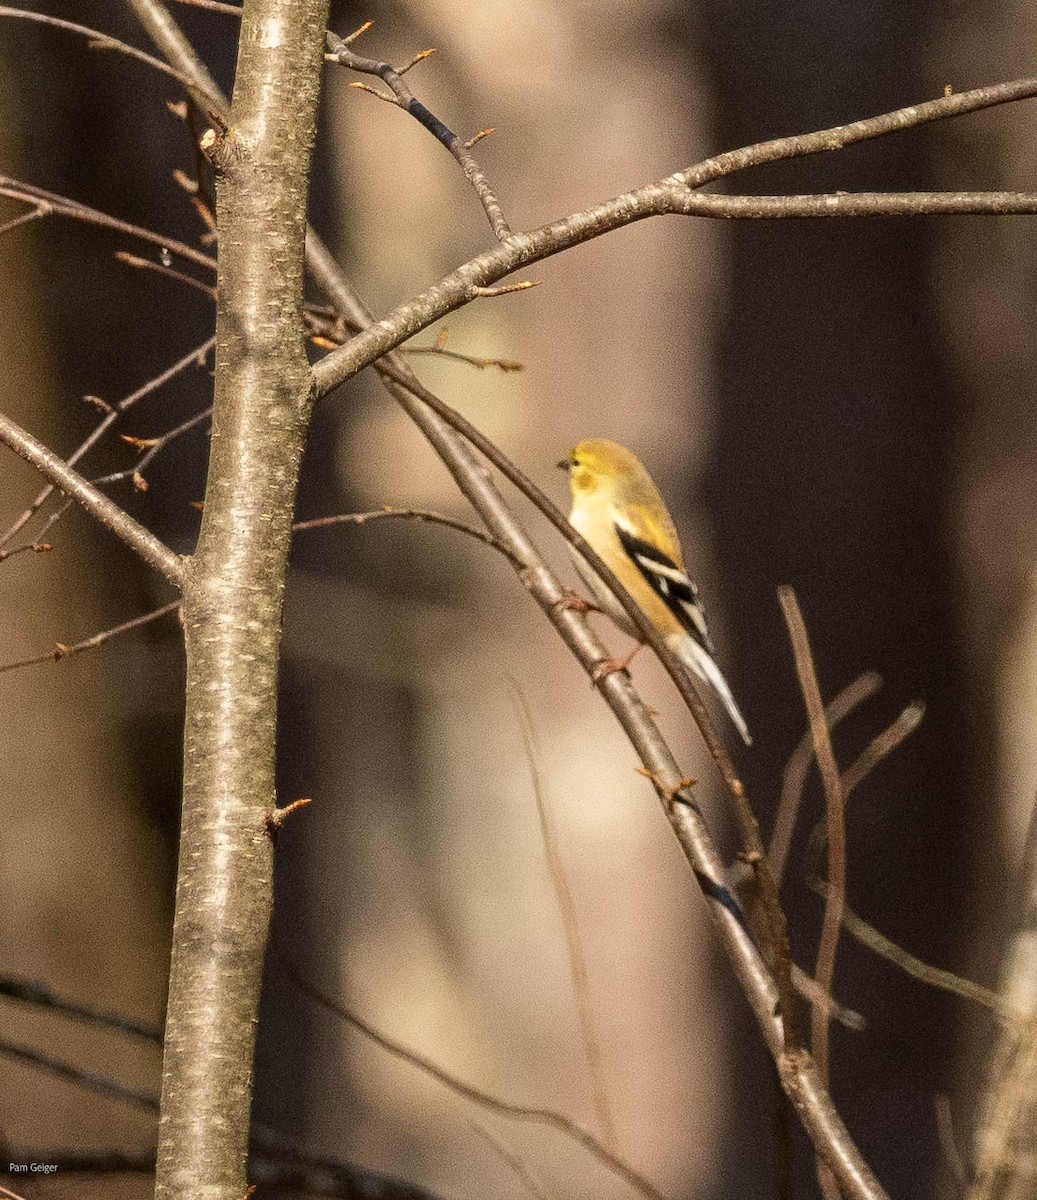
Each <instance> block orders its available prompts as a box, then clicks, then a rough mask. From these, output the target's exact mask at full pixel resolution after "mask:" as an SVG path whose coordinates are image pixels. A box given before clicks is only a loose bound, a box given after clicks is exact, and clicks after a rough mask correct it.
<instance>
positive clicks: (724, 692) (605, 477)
mask: <svg viewBox="0 0 1037 1200" xmlns="http://www.w3.org/2000/svg"><path fill="white" fill-rule="evenodd" d="M558 465H559V467H561V468H562V469H563V470H566V471H568V472H569V486H570V489H571V490H572V500H573V502H572V510H571V512H570V513H569V522H570V524H571V525H572V526H573V528H574V529H576V530H577V531H578V532H579V533H581V534H582V535H583V536H584V537H585V538H586V539H587V541H588V542H589V543H590V544H591V546H592V548H593V549H595V550H596V551H597V552H598V554H599V555H600V556H601V557H602V559H603V560H604V562H605V565H606V566H608V567H609V568H610V569H611V570H612V573H613V574H614V575H615V576H616V578H617V579H618V580H619V581H620V583H622V584H623V586H624V587H625V588H626V590H627V591H628V592H629V593H630V595H631V596H633V598H634V599H635V600H636V601H637V603H638V606H639V607H640V609H641V611H642V612H643V613H644V615H645V617H646V618H647V619H648V621H649V622H650V623H651V624H652V625H653V626H654V627H655V628H656V630H657V631H658V632H659V633H660V634H661V635H662V637H663V638H664V639H665V641H666V644H667V645H668V646H669V647H670V649H671V650H673V652H674V653H675V654H676V655H677V657H678V658H679V659H680V660H681V662H683V663H684V665H685V666H686V667H687V668H688V670H689V671H691V672H692V673H693V674H694V675H695V676H697V678H699V679H701V680H702V681H703V682H704V683H708V684H709V685H710V686H711V687H712V688H713V690H714V691H715V692H716V693H717V695H718V696H719V697H720V699H721V700H722V701H723V704H724V708H726V709H727V712H728V715H729V716H730V718H731V720H732V721H733V722H734V725H735V727H736V728H737V730H738V732H739V733H740V734H741V735H742V740H743V741H744V742H745V744H746V745H747V746H749V745H751V744H752V738H751V737H750V736H749V730H748V729H747V728H746V724H745V720H744V719H743V717H742V714H741V713H740V712H739V711H738V705H737V704H735V701H734V697H733V696H732V695H731V689H730V688H729V687H728V686H727V681H726V680H725V679H724V677H723V675H722V674H721V673H720V668H719V667H718V666H717V664H716V661H715V659H714V654H715V651H714V649H713V642H712V640H711V639H710V636H709V630H708V629H707V628H706V614H705V612H703V609H702V604H701V602H700V601H699V593H698V588H696V586H695V585H694V584H693V583H692V582H691V580H690V579H689V578H688V574H687V571H686V570H685V568H684V559H683V556H682V554H681V547H680V542H678V540H677V531H676V529H675V528H674V525H673V519H672V518H671V516H670V514H669V512H668V511H667V508H666V505H665V504H664V503H663V498H662V496H660V495H659V490H658V488H656V486H655V484H654V483H653V482H652V479H651V476H649V474H648V472H647V471H646V470H645V468H644V467H643V466H642V465H641V463H640V462H639V461H638V459H637V458H636V457H635V456H634V455H633V454H631V452H630V451H629V450H627V449H626V448H625V447H624V446H620V445H619V444H618V443H617V442H610V441H607V440H606V439H605V438H591V439H589V440H587V441H584V442H580V443H579V445H577V446H575V447H574V448H573V450H572V451H571V452H570V454H569V457H568V458H567V459H565V460H564V461H563V462H560V463H559V464H558ZM570 549H571V550H572V554H573V559H574V561H575V563H576V568H577V570H578V571H579V572H580V575H581V576H582V578H583V580H584V582H585V583H586V584H587V586H588V587H589V588H590V589H591V592H592V593H593V594H594V598H595V600H596V601H597V603H598V604H599V605H600V606H601V609H602V611H603V612H605V613H606V614H607V615H608V616H609V617H611V618H612V620H613V621H615V623H616V624H617V625H618V626H619V627H620V629H622V630H623V631H624V632H625V633H629V634H630V636H631V637H635V638H638V641H639V642H640V636H639V634H638V631H637V629H636V628H635V626H634V624H633V622H632V621H631V619H630V617H629V616H628V615H627V613H626V610H625V609H624V608H623V607H622V605H621V604H620V603H619V601H618V600H617V599H616V598H615V596H613V595H612V593H611V592H610V591H609V589H608V588H607V587H606V586H605V584H604V583H603V582H602V581H601V579H600V578H599V577H598V576H597V575H596V574H595V572H594V571H593V570H592V569H591V567H590V565H589V564H588V563H587V561H586V560H585V559H584V558H583V556H582V555H581V554H580V553H579V552H578V551H577V550H576V549H575V548H573V547H570ZM637 648H639V647H635V652H636V649H637ZM631 657H632V656H631ZM629 661H630V660H629V658H628V659H627V662H629Z"/></svg>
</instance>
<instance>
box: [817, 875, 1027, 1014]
mask: <svg viewBox="0 0 1037 1200" xmlns="http://www.w3.org/2000/svg"><path fill="white" fill-rule="evenodd" d="M807 884H808V886H809V887H810V888H811V889H812V890H813V891H815V892H816V893H817V894H818V895H819V896H821V897H822V898H826V897H827V895H828V891H829V889H828V888H827V886H826V885H825V881H824V880H823V879H819V878H818V877H817V876H816V875H812V876H810V878H809V879H808V880H807ZM842 922H843V928H844V929H845V930H846V932H847V933H848V934H850V936H851V937H854V938H856V939H857V941H858V942H860V943H861V945H862V946H866V947H867V948H868V949H869V950H870V951H871V952H872V953H873V954H877V955H878V956H879V957H880V958H884V959H885V960H886V961H887V962H891V963H892V964H893V965H894V966H895V967H899V968H900V970H901V971H903V972H904V974H905V975H910V976H911V977H912V979H917V980H919V981H920V982H921V983H925V984H928V985H929V987H933V988H937V989H939V990H940V991H941V992H949V993H950V994H951V995H954V996H959V997H960V998H961V999H962V1000H969V1001H971V1002H972V1003H973V1004H979V1005H981V1006H982V1007H983V1008H986V1009H988V1010H989V1011H990V1012H992V1013H994V1015H995V1016H996V1017H997V1018H998V1019H999V1020H1001V1021H1005V1022H1008V1023H1009V1024H1011V1023H1013V1022H1018V1020H1019V1018H1020V1016H1021V1014H1019V1013H1017V1012H1015V1011H1014V1010H1013V1009H1012V1007H1011V1005H1009V1004H1007V1003H1006V1002H1005V1001H1004V1000H1003V999H1002V998H1001V996H999V995H998V994H997V992H993V991H991V990H990V988H985V987H983V986H982V984H978V983H973V981H972V980H971V979H966V978H965V977H964V976H962V975H956V974H955V973H954V972H953V971H945V970H943V969H942V968H941V967H934V966H931V965H930V964H929V963H926V962H923V961H922V960H921V959H920V958H917V957H916V956H915V955H914V954H911V953H910V951H908V950H905V949H904V947H903V946H900V945H898V944H897V943H896V942H894V941H893V940H892V939H891V938H888V937H886V935H885V934H884V933H880V932H879V931H878V930H877V929H876V928H875V926H874V925H871V924H869V923H868V922H867V921H865V920H864V918H863V917H860V916H858V915H857V914H856V913H855V912H854V911H853V910H852V909H851V908H850V907H848V906H844V907H843V916H842Z"/></svg>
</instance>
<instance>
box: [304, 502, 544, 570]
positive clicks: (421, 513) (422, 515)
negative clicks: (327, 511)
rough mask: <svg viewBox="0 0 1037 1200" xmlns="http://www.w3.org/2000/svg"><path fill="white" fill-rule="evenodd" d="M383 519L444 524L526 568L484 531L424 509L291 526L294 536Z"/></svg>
mask: <svg viewBox="0 0 1037 1200" xmlns="http://www.w3.org/2000/svg"><path fill="white" fill-rule="evenodd" d="M386 517H389V518H403V519H408V518H409V519H411V520H416V521H429V522H431V523H433V524H436V525H445V526H446V527H447V528H448V529H456V530H457V531H458V532H459V533H464V534H467V535H468V537H472V538H475V540H476V541H478V542H482V543H483V545H484V546H492V548H493V549H494V550H496V551H497V552H498V553H499V554H503V555H504V557H505V558H506V559H508V561H509V562H510V563H511V565H512V566H513V567H514V568H515V569H516V570H517V571H524V570H525V569H526V566H527V564H526V563H524V562H523V561H522V560H521V559H520V558H517V557H516V556H515V554H514V553H513V552H512V550H511V549H510V548H509V547H508V546H505V545H504V543H503V542H500V541H498V540H497V539H496V538H495V537H493V536H491V535H490V534H488V533H486V532H485V530H482V529H476V528H475V526H474V525H468V524H466V523H465V522H464V521H459V520H458V519H457V518H456V517H448V516H446V515H444V514H443V513H437V512H430V511H429V510H428V509H424V508H392V507H390V506H388V505H386V507H385V508H376V509H374V511H372V512H360V513H338V514H337V515H336V516H333V517H315V518H314V519H313V520H310V521H296V522H295V524H294V525H293V526H292V531H293V533H302V532H303V531H304V530H307V529H327V528H329V527H330V526H332V525H363V524H365V522H367V521H377V520H382V519H384V518H386Z"/></svg>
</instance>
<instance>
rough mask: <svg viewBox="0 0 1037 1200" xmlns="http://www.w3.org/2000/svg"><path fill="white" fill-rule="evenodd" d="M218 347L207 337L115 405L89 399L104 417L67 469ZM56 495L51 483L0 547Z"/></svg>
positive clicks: (21, 517) (80, 447)
mask: <svg viewBox="0 0 1037 1200" xmlns="http://www.w3.org/2000/svg"><path fill="white" fill-rule="evenodd" d="M215 344H216V339H215V338H207V339H206V340H205V341H204V342H202V344H201V345H200V346H195V348H194V349H193V350H191V351H190V352H189V353H188V354H185V355H184V356H183V357H182V358H179V359H177V361H176V362H175V363H173V364H172V366H169V367H167V368H166V369H165V370H164V371H160V372H159V374H158V375H155V376H153V377H152V378H151V379H149V380H148V382H147V383H145V384H144V385H143V386H142V387H139V388H137V390H136V391H134V392H131V393H130V394H129V395H128V396H125V397H123V399H122V400H120V401H119V402H118V403H117V404H115V405H110V404H107V403H105V401H103V400H100V399H99V398H98V397H96V396H88V397H87V399H88V400H90V401H92V402H93V403H95V404H96V405H97V406H98V407H100V408H101V411H102V412H104V414H105V416H104V418H103V420H102V421H101V422H100V423H99V424H98V426H97V427H96V428H95V429H94V431H93V432H92V433H91V434H90V435H89V437H87V438H86V440H85V441H83V442H81V443H80V445H79V446H78V447H77V448H76V449H75V450H73V452H72V453H71V454H70V455H69V456H68V458H67V459H66V460H65V461H66V463H67V464H68V466H70V467H72V466H75V464H76V463H77V462H78V461H79V460H80V459H81V458H82V457H83V455H84V454H86V453H87V451H88V450H90V449H92V448H93V447H94V446H95V445H96V444H97V443H98V442H99V441H100V440H101V438H102V437H103V436H104V435H105V433H107V431H108V430H109V429H110V428H111V426H112V425H114V424H115V422H116V421H118V419H119V417H120V416H122V415H123V414H124V413H126V412H128V411H129V410H130V409H131V408H132V407H133V406H134V405H135V404H136V403H137V402H138V401H140V400H143V399H144V397H145V396H149V395H151V393H152V392H155V391H157V390H158V389H159V388H160V387H162V386H164V385H165V384H167V383H169V381H170V380H171V379H173V378H175V377H176V376H177V375H179V374H180V373H181V372H182V371H185V370H186V369H187V368H188V367H190V366H191V365H192V364H197V365H199V366H201V365H203V364H204V362H205V359H206V357H207V356H208V354H209V352H210V351H211V350H212V348H213V347H214V346H215ZM53 492H54V485H53V484H51V483H48V484H47V485H46V487H43V488H41V489H40V491H39V493H38V494H37V495H36V497H35V498H34V499H33V501H32V503H31V504H30V505H29V507H28V508H27V509H26V510H25V511H24V512H23V513H22V514H21V515H20V516H19V517H18V519H17V520H16V521H15V522H14V524H13V525H12V526H11V527H10V528H9V529H8V530H7V531H6V532H5V533H4V534H3V536H2V537H0V547H3V546H6V545H7V543H8V542H9V541H10V540H11V539H12V538H13V537H14V536H15V534H17V533H18V532H19V530H21V529H23V528H24V527H25V525H26V524H27V523H28V522H29V521H30V520H32V518H33V516H34V515H35V514H36V513H37V512H38V511H39V510H40V508H42V507H43V505H44V504H45V503H46V502H47V500H48V499H49V498H50V496H51V495H52V494H53ZM53 523H54V522H53V520H51V521H49V522H48V523H47V529H49V528H50V527H51V525H52V524H53ZM38 540H39V539H37V541H38Z"/></svg>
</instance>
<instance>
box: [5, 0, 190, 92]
mask: <svg viewBox="0 0 1037 1200" xmlns="http://www.w3.org/2000/svg"><path fill="white" fill-rule="evenodd" d="M0 17H13V18H16V19H18V20H21V21H35V22H36V23H37V24H39V25H49V26H51V28H53V29H64V30H67V31H68V32H69V33H77V34H79V36H80V37H85V38H87V39H89V43H90V46H91V48H93V49H98V50H118V51H119V53H120V54H125V55H126V56H127V57H129V58H135V59H137V61H138V62H142V63H144V64H145V65H147V66H149V67H151V69H152V70H153V71H160V72H161V73H162V74H163V75H169V76H171V77H172V78H173V79H175V80H176V81H177V82H178V83H180V84H184V85H186V84H187V79H186V78H185V77H184V76H183V75H181V74H180V72H179V71H177V70H175V69H174V68H173V67H171V66H170V65H169V64H168V63H165V62H163V61H162V60H161V59H160V58H155V57H154V55H151V54H148V53H146V52H145V51H144V50H138V49H137V47H136V46H131V45H130V44H129V43H128V42H122V41H120V40H119V39H118V38H114V37H112V36H111V35H110V34H107V33H102V32H101V31H100V30H99V29H91V28H90V26H89V25H78V24H76V22H74V21H64V20H62V19H61V18H60V17H51V16H48V15H47V14H46V13H38V12H31V11H29V10H28V9H24V8H9V7H8V6H7V5H6V4H3V5H0Z"/></svg>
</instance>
